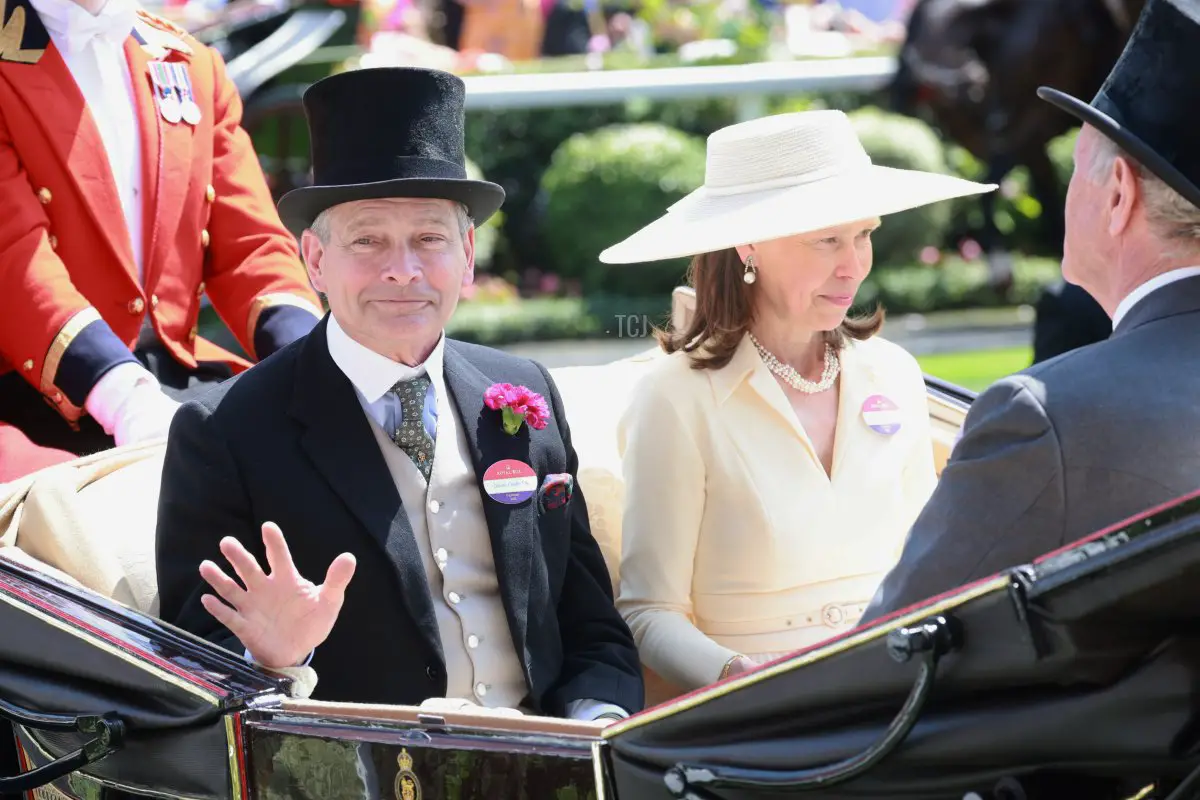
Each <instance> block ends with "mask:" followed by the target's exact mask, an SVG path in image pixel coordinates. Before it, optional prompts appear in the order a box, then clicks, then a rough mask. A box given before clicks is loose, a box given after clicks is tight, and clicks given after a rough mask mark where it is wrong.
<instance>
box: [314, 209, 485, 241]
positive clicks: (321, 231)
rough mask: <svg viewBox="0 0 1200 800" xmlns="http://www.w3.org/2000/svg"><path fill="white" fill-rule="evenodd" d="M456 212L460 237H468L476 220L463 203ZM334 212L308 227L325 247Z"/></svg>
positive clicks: (322, 215)
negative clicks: (468, 232)
mask: <svg viewBox="0 0 1200 800" xmlns="http://www.w3.org/2000/svg"><path fill="white" fill-rule="evenodd" d="M454 210H455V212H457V214H458V234H459V235H460V236H466V235H467V231H469V230H470V229H471V226H473V225H474V224H475V220H473V219H471V214H470V212H469V211H468V210H467V207H466V206H465V205H463V204H462V203H455V204H454ZM332 212H333V209H332V208H327V209H325V210H324V211H322V212H321V213H320V214H318V215H317V218H316V219H314V220H313V222H312V225H309V226H308V227H309V229H310V230H311V231H312V232H313V234H314V235H315V236H316V237H317V239H318V240H319V241H320V242H321V244H323V245H327V244H329V236H330V232H329V220H330V217H331V216H332Z"/></svg>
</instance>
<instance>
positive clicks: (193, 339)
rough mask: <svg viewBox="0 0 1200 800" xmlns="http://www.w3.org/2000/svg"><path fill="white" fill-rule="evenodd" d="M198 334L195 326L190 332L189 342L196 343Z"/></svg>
mask: <svg viewBox="0 0 1200 800" xmlns="http://www.w3.org/2000/svg"><path fill="white" fill-rule="evenodd" d="M196 332H197V331H196V326H195V325H193V326H192V329H191V330H190V331H188V341H189V342H194V341H196Z"/></svg>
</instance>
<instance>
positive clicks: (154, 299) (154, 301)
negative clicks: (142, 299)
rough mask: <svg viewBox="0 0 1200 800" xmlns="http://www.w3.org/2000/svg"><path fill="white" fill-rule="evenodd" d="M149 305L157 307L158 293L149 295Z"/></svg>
mask: <svg viewBox="0 0 1200 800" xmlns="http://www.w3.org/2000/svg"><path fill="white" fill-rule="evenodd" d="M150 307H151V308H158V295H156V294H152V295H150Z"/></svg>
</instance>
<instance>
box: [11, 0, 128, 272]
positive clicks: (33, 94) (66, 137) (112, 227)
mask: <svg viewBox="0 0 1200 800" xmlns="http://www.w3.org/2000/svg"><path fill="white" fill-rule="evenodd" d="M7 5H8V6H9V8H7V9H5V8H4V6H3V3H2V2H0V10H3V13H4V14H5V15H7V20H0V22H6V24H4V25H3V27H0V74H3V75H4V76H5V77H6V78H7V79H8V81H9V83H10V84H11V85H12V88H13V90H14V91H15V92H16V93H17V94H19V95H21V97H22V98H23V99H24V100H25V105H26V107H27V108H28V110H29V114H30V116H31V117H32V118H33V119H34V120H35V121H36V123H37V125H38V127H39V128H40V129H41V131H42V133H44V134H45V137H46V141H47V142H48V143H49V144H50V147H51V148H52V149H53V150H54V152H55V154H56V155H57V156H58V158H59V159H60V160H61V161H62V163H63V166H64V167H65V169H66V171H67V173H68V174H69V175H70V176H71V179H72V180H73V181H74V183H75V186H76V188H77V189H78V190H79V193H80V194H81V195H82V196H83V198H84V203H85V205H87V208H88V211H89V212H90V214H91V216H92V220H93V221H94V222H95V224H96V228H97V229H98V231H99V233H100V236H101V237H102V238H103V239H104V241H105V242H106V243H107V244H108V246H109V248H110V249H111V250H112V251H113V253H114V254H115V255H116V257H117V258H118V259H119V260H120V261H121V263H122V264H123V265H124V266H125V268H126V269H127V270H128V271H129V273H130V275H132V276H135V277H136V275H137V269H136V266H135V264H134V262H133V248H132V247H131V246H130V244H129V229H128V228H127V227H126V225H125V216H124V212H123V211H122V209H121V198H120V196H119V195H118V194H117V186H116V181H115V180H114V179H113V175H112V170H111V169H110V168H109V165H108V155H107V152H106V151H105V149H104V141H103V140H102V139H101V138H100V130H99V128H97V127H96V123H95V121H94V120H93V118H92V115H91V113H90V112H89V111H88V108H87V103H86V101H85V100H84V98H83V93H82V92H80V91H79V86H78V85H77V84H76V83H75V79H74V77H72V75H71V71H70V69H69V68H68V67H67V63H66V62H65V61H64V60H63V57H62V55H61V54H60V53H59V51H58V48H57V47H55V46H54V44H53V43H52V42H51V41H50V37H49V34H48V33H47V32H46V27H45V25H43V24H42V21H41V18H40V17H39V16H38V15H37V12H36V11H34V9H33V7H32V6H31V5H30V4H29V2H28V0H7ZM22 20H23V24H24V27H23V29H21V21H22ZM18 33H19V34H20V35H21V37H22V42H23V44H22V46H21V47H20V48H17V47H15V46H14V44H13V41H11V40H12V39H15V37H16V35H17V34H18ZM39 45H40V48H41V54H40V56H38V57H37V58H36V59H34V60H33V61H31V60H30V59H33V58H34V55H33V54H36V53H37V52H38V46H39ZM18 121H19V118H17V117H13V118H11V119H10V120H9V124H10V125H12V124H14V123H17V122H18Z"/></svg>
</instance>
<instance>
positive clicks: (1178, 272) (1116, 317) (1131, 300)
mask: <svg viewBox="0 0 1200 800" xmlns="http://www.w3.org/2000/svg"><path fill="white" fill-rule="evenodd" d="M1197 275H1200V267H1183V268H1181V269H1173V270H1170V271H1169V272H1164V273H1163V274H1161V275H1156V276H1154V277H1153V278H1151V279H1150V280H1148V281H1146V282H1145V283H1143V284H1142V285H1141V286H1139V287H1137V288H1136V289H1134V290H1133V291H1132V292H1130V293H1129V294H1127V295H1126V296H1125V299H1124V300H1122V301H1121V302H1120V304H1119V305H1118V306H1117V310H1116V311H1114V312H1113V318H1112V326H1113V330H1114V331H1115V330H1116V329H1117V326H1118V325H1120V324H1121V320H1122V319H1124V318H1125V315H1126V314H1128V313H1129V310H1130V309H1131V308H1133V307H1134V306H1135V305H1137V304H1138V302H1139V301H1141V300H1143V299H1145V297H1146V295H1148V294H1150V293H1151V292H1153V291H1154V290H1155V289H1161V288H1162V287H1164V286H1166V285H1168V284H1171V283H1174V282H1175V281H1181V280H1183V279H1184V278H1191V277H1195V276H1197Z"/></svg>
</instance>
